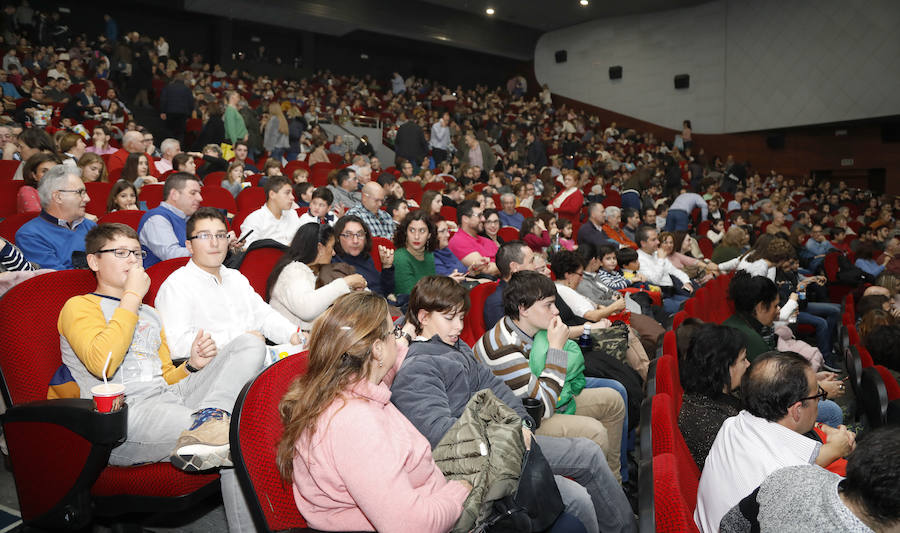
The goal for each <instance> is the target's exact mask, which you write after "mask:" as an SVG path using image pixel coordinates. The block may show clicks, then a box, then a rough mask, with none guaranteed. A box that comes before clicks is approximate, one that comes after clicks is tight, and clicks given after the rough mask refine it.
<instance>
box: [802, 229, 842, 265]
mask: <svg viewBox="0 0 900 533" xmlns="http://www.w3.org/2000/svg"><path fill="white" fill-rule="evenodd" d="M832 250H837V248H835V247H834V245H833V244H831V243H830V242H828V237H827V236H826V235H825V232H824V231H822V225H821V224H814V225H813V227H812V230H810V232H809V239H808V240H807V241H806V251H807V252H809V253H810V254H811V255H812V257H811V258H810V260H809V265H808V266H807V270H809V271H810V272H812V273H813V274H815V273H816V272H818V271H819V269H820V268H822V265H823V264H825V256H826V255H827V254H828V252H830V251H832Z"/></svg>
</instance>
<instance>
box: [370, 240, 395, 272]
mask: <svg viewBox="0 0 900 533" xmlns="http://www.w3.org/2000/svg"><path fill="white" fill-rule="evenodd" d="M379 246H384V247H385V248H387V249H389V250H393V249H394V242H393V241H391V240H388V239H385V238H384V237H374V236H373V237H372V251H371V252H369V253H370V255H371V256H372V262H373V263H375V268H376V269H377V270H378V271H379V272H380V271H381V254H380V253H379V252H378V247H379Z"/></svg>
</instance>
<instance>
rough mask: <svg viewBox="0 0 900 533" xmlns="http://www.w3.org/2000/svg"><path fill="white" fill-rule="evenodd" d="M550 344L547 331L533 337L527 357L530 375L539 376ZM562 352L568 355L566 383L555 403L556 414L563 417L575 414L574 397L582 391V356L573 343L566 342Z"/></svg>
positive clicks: (545, 361) (544, 364)
mask: <svg viewBox="0 0 900 533" xmlns="http://www.w3.org/2000/svg"><path fill="white" fill-rule="evenodd" d="M549 349H550V342H549V341H548V340H547V330H544V329H542V330H540V331H538V332H537V333H536V334H535V336H534V342H533V343H532V344H531V353H530V354H529V356H528V365H529V366H530V367H531V373H532V374H534V375H535V376H540V375H541V372H543V371H544V367H545V366H547V351H548V350H549ZM563 350H565V351H566V352H567V353H568V354H569V358H568V364H567V365H566V381H565V383H563V388H562V391H560V393H559V400H558V401H557V402H556V412H557V413H561V414H564V415H572V414H575V397H576V396H578V395H579V394H581V390H582V389H584V355H583V354H582V353H581V348H580V347H579V346H578V345H577V344H576V343H575V342H573V341H570V340H567V341H566V344H565V345H563Z"/></svg>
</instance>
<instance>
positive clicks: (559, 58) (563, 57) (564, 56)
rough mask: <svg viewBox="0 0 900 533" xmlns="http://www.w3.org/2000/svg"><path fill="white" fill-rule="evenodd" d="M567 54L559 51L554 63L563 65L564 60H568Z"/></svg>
mask: <svg viewBox="0 0 900 533" xmlns="http://www.w3.org/2000/svg"><path fill="white" fill-rule="evenodd" d="M568 56H569V54H568V53H567V52H566V51H565V50H560V51H558V52H556V62H557V63H565V62H566V59H568Z"/></svg>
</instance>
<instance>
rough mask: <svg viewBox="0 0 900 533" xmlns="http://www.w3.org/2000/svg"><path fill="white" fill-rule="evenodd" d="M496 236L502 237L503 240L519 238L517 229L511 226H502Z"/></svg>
mask: <svg viewBox="0 0 900 533" xmlns="http://www.w3.org/2000/svg"><path fill="white" fill-rule="evenodd" d="M497 236H498V237H500V238H501V239H503V242H509V241H517V240H519V230H517V229H516V228H514V227H512V226H503V227H502V228H500V230H499V231H498V232H497Z"/></svg>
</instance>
